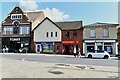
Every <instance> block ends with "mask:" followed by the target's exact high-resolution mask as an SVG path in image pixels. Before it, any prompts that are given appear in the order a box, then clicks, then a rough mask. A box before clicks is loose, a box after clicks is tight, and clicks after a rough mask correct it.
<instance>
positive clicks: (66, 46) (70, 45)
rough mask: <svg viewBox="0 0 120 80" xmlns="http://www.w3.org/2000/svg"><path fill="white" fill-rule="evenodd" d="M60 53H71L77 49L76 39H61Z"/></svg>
mask: <svg viewBox="0 0 120 80" xmlns="http://www.w3.org/2000/svg"><path fill="white" fill-rule="evenodd" d="M62 46H63V48H62V54H69V55H72V54H73V53H74V51H77V50H78V41H77V40H71V41H62Z"/></svg>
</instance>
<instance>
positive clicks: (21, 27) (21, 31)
mask: <svg viewBox="0 0 120 80" xmlns="http://www.w3.org/2000/svg"><path fill="white" fill-rule="evenodd" d="M23 28H27V32H26V33H23ZM20 34H30V27H26V26H20Z"/></svg>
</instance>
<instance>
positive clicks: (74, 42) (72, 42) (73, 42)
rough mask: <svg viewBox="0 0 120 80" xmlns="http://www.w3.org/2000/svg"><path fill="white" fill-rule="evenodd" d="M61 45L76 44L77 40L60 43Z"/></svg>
mask: <svg viewBox="0 0 120 80" xmlns="http://www.w3.org/2000/svg"><path fill="white" fill-rule="evenodd" d="M62 44H78V41H77V40H74V41H62Z"/></svg>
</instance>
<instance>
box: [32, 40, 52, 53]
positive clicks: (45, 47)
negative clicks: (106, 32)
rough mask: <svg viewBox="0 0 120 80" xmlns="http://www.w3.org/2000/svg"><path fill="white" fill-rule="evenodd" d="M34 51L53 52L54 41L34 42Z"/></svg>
mask: <svg viewBox="0 0 120 80" xmlns="http://www.w3.org/2000/svg"><path fill="white" fill-rule="evenodd" d="M34 44H35V51H36V53H53V51H54V42H35V43H34Z"/></svg>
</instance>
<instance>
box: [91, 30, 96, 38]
mask: <svg viewBox="0 0 120 80" xmlns="http://www.w3.org/2000/svg"><path fill="white" fill-rule="evenodd" d="M95 34H96V30H95V29H91V30H90V37H95Z"/></svg>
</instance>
